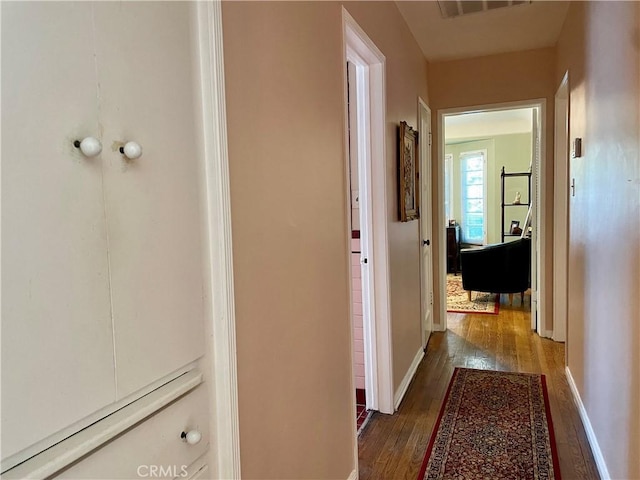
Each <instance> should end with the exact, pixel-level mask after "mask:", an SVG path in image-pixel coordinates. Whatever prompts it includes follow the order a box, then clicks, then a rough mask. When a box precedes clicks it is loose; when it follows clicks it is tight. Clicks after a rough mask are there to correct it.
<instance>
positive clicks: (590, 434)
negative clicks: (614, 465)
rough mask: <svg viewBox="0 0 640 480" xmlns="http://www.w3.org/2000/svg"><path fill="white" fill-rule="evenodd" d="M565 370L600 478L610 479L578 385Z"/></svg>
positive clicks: (566, 368) (566, 369)
mask: <svg viewBox="0 0 640 480" xmlns="http://www.w3.org/2000/svg"><path fill="white" fill-rule="evenodd" d="M565 371H566V373H567V381H568V382H569V387H570V388H571V393H572V394H573V401H574V402H575V403H576V406H577V407H578V412H580V419H581V420H582V425H583V426H584V431H585V432H586V434H587V439H588V440H589V445H590V446H591V452H592V453H593V457H594V459H595V461H596V466H597V467H598V473H599V474H600V478H601V479H602V480H610V479H611V476H610V475H609V470H608V469H607V464H606V463H605V461H604V456H603V455H602V450H600V445H599V444H598V439H597V438H596V433H595V432H594V431H593V427H592V426H591V421H590V420H589V415H587V410H586V409H585V408H584V404H583V403H582V399H581V398H580V393H579V392H578V387H576V382H575V381H574V380H573V376H572V375H571V370H569V367H565Z"/></svg>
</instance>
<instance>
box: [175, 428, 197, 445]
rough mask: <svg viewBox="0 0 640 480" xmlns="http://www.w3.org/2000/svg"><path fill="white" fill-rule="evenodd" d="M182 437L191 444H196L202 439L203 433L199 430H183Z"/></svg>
mask: <svg viewBox="0 0 640 480" xmlns="http://www.w3.org/2000/svg"><path fill="white" fill-rule="evenodd" d="M180 438H182V439H184V441H185V442H187V443H188V444H189V445H195V444H196V443H198V442H200V440H201V439H202V434H201V433H200V432H199V431H198V430H189V431H188V432H182V433H181V434H180Z"/></svg>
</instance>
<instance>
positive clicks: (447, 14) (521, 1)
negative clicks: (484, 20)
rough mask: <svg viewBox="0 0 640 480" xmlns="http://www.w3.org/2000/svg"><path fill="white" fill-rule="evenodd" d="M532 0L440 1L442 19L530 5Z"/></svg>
mask: <svg viewBox="0 0 640 480" xmlns="http://www.w3.org/2000/svg"><path fill="white" fill-rule="evenodd" d="M530 3H531V0H438V5H440V13H441V14H442V18H453V17H459V16H460V15H467V14H470V13H478V12H487V11H489V10H495V9H496V8H504V7H513V6H516V5H525V4H530Z"/></svg>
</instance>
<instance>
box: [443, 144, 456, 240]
mask: <svg viewBox="0 0 640 480" xmlns="http://www.w3.org/2000/svg"><path fill="white" fill-rule="evenodd" d="M444 218H445V219H446V223H445V227H448V226H449V220H451V219H453V218H454V216H453V155H452V154H451V153H447V154H446V155H445V156H444Z"/></svg>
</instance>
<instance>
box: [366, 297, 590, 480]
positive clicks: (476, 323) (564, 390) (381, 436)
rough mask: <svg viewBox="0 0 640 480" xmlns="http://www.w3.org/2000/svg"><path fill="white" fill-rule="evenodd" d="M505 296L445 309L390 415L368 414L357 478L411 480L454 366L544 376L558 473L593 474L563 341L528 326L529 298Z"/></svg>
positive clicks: (587, 476)
mask: <svg viewBox="0 0 640 480" xmlns="http://www.w3.org/2000/svg"><path fill="white" fill-rule="evenodd" d="M506 301H507V299H506V295H503V296H502V302H503V303H502V304H501V305H500V313H499V314H498V315H465V314H457V313H456V314H454V313H449V314H448V317H447V322H448V331H447V332H436V333H433V334H432V335H431V339H430V340H429V345H428V346H427V352H426V355H425V357H424V359H423V360H422V362H421V364H420V366H419V367H418V371H417V373H416V376H415V378H414V380H413V382H412V384H411V385H410V387H409V390H408V391H407V394H406V395H405V398H404V400H403V401H402V404H401V405H400V408H399V409H398V411H397V412H396V414H395V415H384V414H380V413H377V412H376V413H374V414H373V416H372V418H371V419H370V421H369V423H368V424H367V425H366V426H365V428H364V429H363V431H362V433H361V434H360V437H359V440H358V449H359V474H360V475H359V478H360V480H367V479H375V480H396V479H409V480H416V478H417V475H418V471H419V470H420V466H421V464H422V460H423V457H424V453H425V451H426V448H427V443H428V441H429V437H430V435H431V430H432V428H433V425H434V423H435V420H436V418H437V416H438V412H439V410H440V405H441V403H442V399H443V398H444V394H445V391H446V389H447V386H448V384H449V380H450V379H451V375H452V373H453V369H454V367H468V368H480V369H491V370H505V371H516V372H532V373H543V374H545V375H546V377H547V387H548V391H549V402H550V404H551V417H552V419H553V426H554V431H555V436H556V445H557V447H558V455H559V459H560V471H561V474H562V478H563V479H564V480H571V479H580V480H589V479H598V478H599V476H598V472H597V468H596V464H595V461H594V459H593V456H592V454H591V450H590V448H589V444H588V441H587V437H586V435H585V432H584V428H583V427H582V423H581V421H580V417H579V414H578V410H577V408H576V406H575V405H574V402H573V398H572V396H571V391H570V389H569V384H568V383H567V380H566V377H565V373H564V344H562V343H556V342H553V341H552V340H548V339H544V338H540V337H539V336H538V335H536V334H534V333H532V332H531V328H530V313H529V311H528V306H529V304H528V302H525V309H523V308H522V307H520V306H519V299H518V300H514V304H515V305H514V306H513V307H510V306H508V305H506V304H505V302H506ZM514 480H516V479H514Z"/></svg>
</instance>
